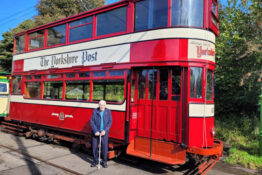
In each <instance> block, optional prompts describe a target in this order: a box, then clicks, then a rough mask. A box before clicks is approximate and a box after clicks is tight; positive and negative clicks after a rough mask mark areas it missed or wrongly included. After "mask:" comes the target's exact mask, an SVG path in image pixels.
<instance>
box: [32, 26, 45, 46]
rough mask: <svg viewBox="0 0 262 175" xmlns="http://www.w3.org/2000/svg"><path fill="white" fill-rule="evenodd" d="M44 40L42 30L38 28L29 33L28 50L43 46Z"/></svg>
mask: <svg viewBox="0 0 262 175" xmlns="http://www.w3.org/2000/svg"><path fill="white" fill-rule="evenodd" d="M44 42H45V36H44V30H40V31H37V32H34V33H30V34H29V50H31V49H38V48H42V47H44Z"/></svg>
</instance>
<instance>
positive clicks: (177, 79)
mask: <svg viewBox="0 0 262 175" xmlns="http://www.w3.org/2000/svg"><path fill="white" fill-rule="evenodd" d="M180 95H181V69H180V68H175V69H173V70H172V100H180Z"/></svg>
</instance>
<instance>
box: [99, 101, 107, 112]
mask: <svg viewBox="0 0 262 175" xmlns="http://www.w3.org/2000/svg"><path fill="white" fill-rule="evenodd" d="M99 108H100V111H104V110H105V108H106V104H105V103H99Z"/></svg>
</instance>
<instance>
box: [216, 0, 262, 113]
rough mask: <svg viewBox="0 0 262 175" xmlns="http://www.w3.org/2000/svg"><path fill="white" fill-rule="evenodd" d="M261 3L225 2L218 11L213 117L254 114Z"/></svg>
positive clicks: (261, 68) (261, 67) (261, 59)
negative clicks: (214, 109)
mask: <svg viewBox="0 0 262 175" xmlns="http://www.w3.org/2000/svg"><path fill="white" fill-rule="evenodd" d="M261 7H262V5H261V1H259V0H249V1H245V2H243V3H239V2H238V1H237V0H231V1H228V4H227V5H225V6H220V8H219V20H220V36H219V37H218V39H217V42H216V51H217V54H216V57H217V58H216V59H217V68H216V99H215V100H216V112H217V113H216V114H218V115H219V116H227V115H226V114H229V113H234V114H236V115H238V116H239V115H240V116H250V115H253V114H255V113H257V109H258V108H257V104H258V96H259V94H260V92H261V83H262V82H261V80H262V49H261V48H262V33H261V31H262V24H261V19H262V18H261Z"/></svg>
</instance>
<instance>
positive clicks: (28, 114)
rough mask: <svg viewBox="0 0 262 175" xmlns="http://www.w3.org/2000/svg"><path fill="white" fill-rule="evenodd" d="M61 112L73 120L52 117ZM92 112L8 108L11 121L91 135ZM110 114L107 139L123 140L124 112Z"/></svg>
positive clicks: (27, 106) (31, 106) (28, 106)
mask: <svg viewBox="0 0 262 175" xmlns="http://www.w3.org/2000/svg"><path fill="white" fill-rule="evenodd" d="M61 112H63V113H64V114H67V115H72V117H73V118H64V119H63V120H59V117H58V116H54V115H52V113H58V114H60V113H61ZM92 112H93V109H87V108H74V107H62V106H61V107H60V106H47V105H36V104H23V103H11V106H10V118H11V119H14V120H19V121H26V122H30V123H37V124H41V125H45V126H52V127H57V128H58V129H59V128H60V129H66V130H71V131H78V132H83V133H91V127H90V118H91V115H92ZM111 113H112V118H113V123H112V127H111V129H110V134H109V137H111V138H115V139H121V140H124V131H125V112H119V111H111Z"/></svg>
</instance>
